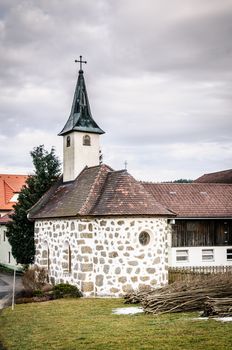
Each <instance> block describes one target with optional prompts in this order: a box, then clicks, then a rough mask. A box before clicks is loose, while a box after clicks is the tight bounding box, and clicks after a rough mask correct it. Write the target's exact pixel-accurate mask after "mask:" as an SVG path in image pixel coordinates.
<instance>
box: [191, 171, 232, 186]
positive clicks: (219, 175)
mask: <svg viewBox="0 0 232 350" xmlns="http://www.w3.org/2000/svg"><path fill="white" fill-rule="evenodd" d="M194 182H197V183H224V184H232V169H228V170H223V171H217V172H215V173H209V174H204V175H202V176H200V177H199V178H198V179H196V180H194Z"/></svg>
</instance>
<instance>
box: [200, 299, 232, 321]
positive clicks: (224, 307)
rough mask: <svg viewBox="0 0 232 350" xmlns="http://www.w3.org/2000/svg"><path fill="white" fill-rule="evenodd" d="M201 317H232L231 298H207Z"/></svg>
mask: <svg viewBox="0 0 232 350" xmlns="http://www.w3.org/2000/svg"><path fill="white" fill-rule="evenodd" d="M202 316H216V317H232V298H208V299H207V301H206V302H205V303H204V313H203V315H202Z"/></svg>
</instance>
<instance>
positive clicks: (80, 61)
mask: <svg viewBox="0 0 232 350" xmlns="http://www.w3.org/2000/svg"><path fill="white" fill-rule="evenodd" d="M75 62H76V63H77V62H79V63H80V70H82V63H85V64H86V63H87V61H82V56H80V60H75Z"/></svg>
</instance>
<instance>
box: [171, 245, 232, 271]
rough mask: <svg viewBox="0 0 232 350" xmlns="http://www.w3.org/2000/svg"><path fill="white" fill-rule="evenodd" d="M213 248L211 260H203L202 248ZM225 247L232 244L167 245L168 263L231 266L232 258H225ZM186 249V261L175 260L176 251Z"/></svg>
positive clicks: (180, 265) (181, 265) (176, 264)
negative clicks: (202, 245) (200, 245)
mask: <svg viewBox="0 0 232 350" xmlns="http://www.w3.org/2000/svg"><path fill="white" fill-rule="evenodd" d="M212 249H213V260H209V261H206V260H203V259H202V250H212ZM227 249H232V246H220V247H218V246H217V247H216V246H208V247H207V246H205V247H178V248H176V247H175V248H171V247H170V246H169V265H170V266H172V267H183V266H185V267H187V266H232V260H228V259H227ZM183 250H187V251H188V259H187V260H186V261H176V255H177V253H176V252H177V251H183Z"/></svg>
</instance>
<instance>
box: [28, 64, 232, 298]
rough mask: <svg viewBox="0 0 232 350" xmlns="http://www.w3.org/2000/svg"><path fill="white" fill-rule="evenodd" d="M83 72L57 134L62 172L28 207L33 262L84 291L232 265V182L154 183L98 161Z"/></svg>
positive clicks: (123, 288) (108, 291)
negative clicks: (179, 270)
mask: <svg viewBox="0 0 232 350" xmlns="http://www.w3.org/2000/svg"><path fill="white" fill-rule="evenodd" d="M101 134H103V131H102V130H101V129H100V128H99V126H98V125H97V124H96V122H95V121H94V120H93V117H92V115H91V111H90V106H89V101H88V96H87V91H86V86H85V81H84V75H83V71H82V70H80V71H79V76H78V81H77V85H76V89H75V94H74V99H73V104H72V108H71V113H70V116H69V118H68V121H67V122H66V124H65V126H64V128H63V130H62V131H61V133H60V135H61V136H62V137H63V145H64V148H63V149H64V175H63V177H62V178H60V180H59V181H58V182H57V183H56V184H55V185H54V186H53V187H52V188H51V189H50V190H49V191H48V192H47V193H46V194H45V195H44V196H43V197H42V198H41V199H40V200H39V201H38V202H37V203H36V204H35V205H34V206H33V207H32V208H31V210H30V211H29V214H28V217H29V219H31V220H33V221H34V222H35V248H36V256H35V263H36V264H37V265H39V266H43V267H46V268H47V269H48V274H49V277H50V280H51V281H52V282H54V283H60V282H69V283H73V284H76V285H77V286H78V287H79V288H80V290H81V291H82V292H83V293H84V295H89V296H91V295H115V296H118V295H121V294H122V293H124V292H127V291H128V290H130V289H137V288H140V287H144V286H148V285H149V286H155V287H158V286H162V285H164V284H166V283H167V282H168V266H180V267H181V266H201V265H205V266H207V265H221V264H223V265H231V264H232V256H231V255H232V254H231V253H232V223H231V219H232V185H231V184H217V183H214V184H208V183H201V184H198V183H192V184H174V183H170V184H150V183H143V182H138V181H136V180H135V179H134V178H133V177H132V176H131V175H130V174H128V173H127V171H126V170H120V171H114V170H113V169H112V168H111V167H109V166H107V165H104V164H99V150H100V148H99V139H100V136H101Z"/></svg>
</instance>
